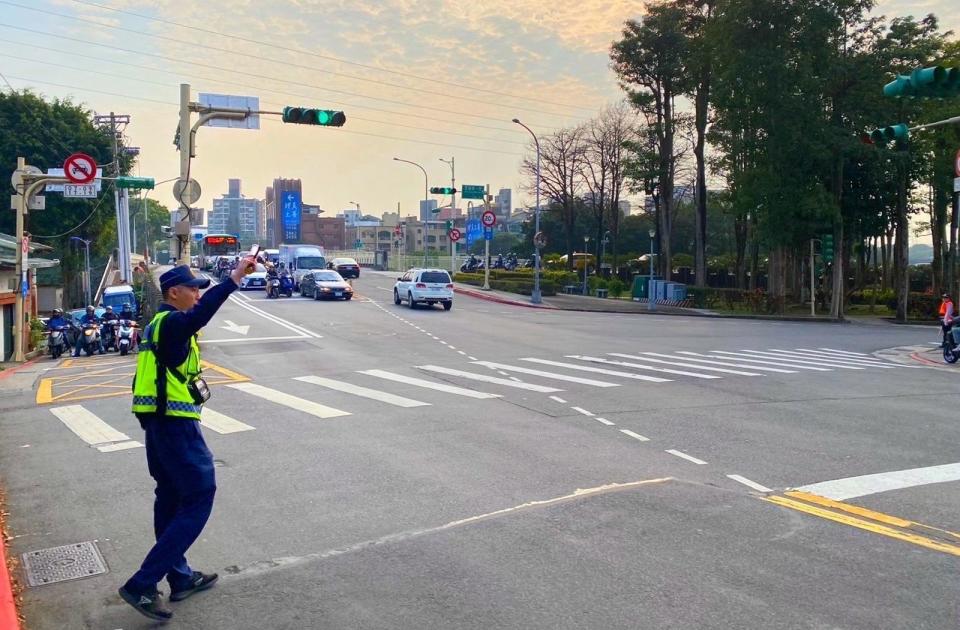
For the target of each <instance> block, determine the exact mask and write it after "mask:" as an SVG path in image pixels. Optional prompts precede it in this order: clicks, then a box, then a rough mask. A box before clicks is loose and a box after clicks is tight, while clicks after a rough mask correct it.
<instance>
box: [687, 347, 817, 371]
mask: <svg viewBox="0 0 960 630" xmlns="http://www.w3.org/2000/svg"><path fill="white" fill-rule="evenodd" d="M710 352H712V353H713V354H711V355H702V356H714V355H717V354H722V355H724V357H722V358H725V357H726V356H733V357H737V361H743V362H746V363H760V364H763V365H779V366H781V367H788V368H795V369H797V370H813V371H814V372H832V371H833V370H832V369H831V368H825V367H815V366H812V365H802V364H800V363H788V362H786V361H770V360H767V359H761V358H759V357H756V356H754V355H749V354H744V353H743V352H726V351H725V350H711V351H710Z"/></svg>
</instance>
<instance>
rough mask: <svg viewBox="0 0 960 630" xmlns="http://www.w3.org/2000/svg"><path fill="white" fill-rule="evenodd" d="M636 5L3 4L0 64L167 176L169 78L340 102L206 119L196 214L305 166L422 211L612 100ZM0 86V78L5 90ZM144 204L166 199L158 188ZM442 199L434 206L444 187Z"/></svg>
mask: <svg viewBox="0 0 960 630" xmlns="http://www.w3.org/2000/svg"><path fill="white" fill-rule="evenodd" d="M642 7H643V2H642V1H640V0H619V1H618V0H612V1H611V0H577V1H573V0H561V1H560V2H557V1H556V0H553V1H551V0H482V1H478V0H278V1H276V2H263V1H256V0H233V1H231V2H219V1H218V2H213V1H208V0H202V1H194V2H189V1H188V2H183V1H179V0H0V73H2V74H3V75H4V76H5V78H6V79H7V81H8V82H9V85H11V86H12V87H14V88H16V89H21V88H24V87H30V88H32V89H34V90H35V91H37V92H39V93H42V94H45V95H48V96H58V97H66V96H70V97H72V98H73V99H74V100H75V101H78V102H82V103H85V104H86V105H87V106H88V107H90V108H91V109H92V110H94V111H96V112H97V113H109V112H111V111H114V112H117V113H124V114H130V115H131V117H132V121H131V124H130V126H129V127H128V128H127V135H128V137H129V140H128V142H129V143H130V144H131V145H133V146H139V147H141V150H142V153H141V159H140V164H139V169H140V172H141V174H143V175H147V176H151V177H154V178H155V179H157V180H158V181H160V180H164V179H168V178H173V177H176V176H177V175H178V173H179V166H178V156H177V152H176V149H175V148H174V147H173V145H172V143H171V141H172V139H173V134H174V131H175V129H176V125H177V115H178V114H177V101H178V98H179V87H178V86H179V84H180V83H190V84H191V86H192V89H193V92H194V94H195V95H196V94H197V93H199V92H213V93H219V94H235V95H244V96H258V97H259V98H260V105H261V108H262V109H265V110H279V109H282V107H283V106H284V105H311V106H317V107H322V108H331V109H342V110H344V111H345V112H346V114H347V124H346V126H344V127H342V128H340V129H327V128H318V127H306V126H300V125H284V124H282V123H280V122H278V119H277V117H264V118H263V119H262V123H261V129H260V130H259V131H249V130H238V129H214V128H204V129H202V130H201V131H200V133H199V134H198V142H197V158H196V159H195V160H194V163H193V166H192V171H191V176H192V177H193V178H195V179H197V180H198V181H199V182H200V184H201V186H202V188H203V197H202V198H201V200H200V202H199V203H198V204H197V205H199V206H201V207H205V208H209V207H210V206H211V200H212V199H213V198H214V197H217V196H220V195H221V194H223V193H224V192H225V191H226V186H227V183H226V180H227V179H228V178H231V177H238V178H241V179H242V180H243V192H244V194H245V195H246V196H248V197H256V198H263V194H264V188H265V187H266V186H268V185H269V184H270V183H271V181H272V180H273V179H274V178H275V177H289V178H301V179H302V180H303V184H304V198H305V201H306V202H308V203H315V204H319V205H320V206H321V207H322V208H324V209H325V211H326V212H327V215H328V216H330V215H333V214H336V213H337V212H340V211H342V210H343V209H345V208H350V207H352V206H351V205H350V202H357V203H359V204H360V206H361V208H362V210H363V211H364V212H365V213H370V214H374V215H380V214H381V213H382V212H384V211H388V210H396V208H397V204H400V208H401V210H402V211H403V213H404V214H415V213H416V212H417V204H418V200H419V199H420V198H422V195H423V174H422V173H421V172H420V170H419V169H417V168H415V167H414V166H411V165H408V164H402V163H399V162H395V161H393V160H392V158H393V157H399V158H402V159H405V160H410V161H413V162H418V163H420V164H422V165H423V166H424V168H425V169H426V171H427V173H428V176H429V183H430V185H431V186H441V185H448V184H449V181H450V174H451V173H450V167H449V166H448V165H447V164H444V163H442V162H440V159H441V158H444V159H450V158H451V157H453V158H455V159H456V178H457V185H458V187H459V186H460V185H462V184H481V185H485V184H489V185H490V186H491V188H492V189H494V190H497V189H499V188H513V189H514V190H515V191H517V192H515V201H514V203H515V205H516V204H517V200H518V197H519V201H521V202H523V201H532V199H530V196H529V195H526V194H523V193H520V192H519V189H520V187H521V178H520V176H519V164H520V160H521V158H522V156H523V154H524V151H525V150H526V147H527V141H528V139H529V136H528V135H527V134H526V132H525V131H523V129H521V128H520V127H518V126H517V125H514V124H512V123H511V122H510V121H511V119H512V118H519V119H520V120H522V121H523V122H525V123H526V124H528V125H529V126H530V127H532V128H533V129H534V130H535V131H537V132H543V133H546V132H549V131H551V130H553V129H556V128H558V127H561V126H565V125H570V124H574V123H577V122H580V121H582V120H585V119H587V118H589V117H591V116H592V115H594V114H595V113H596V112H597V111H599V109H601V108H602V107H603V106H604V105H606V104H610V103H614V102H616V101H617V100H618V99H619V98H620V93H619V89H618V87H617V85H616V81H615V79H614V77H613V74H612V73H611V71H610V70H609V67H608V66H609V60H608V56H607V50H608V48H609V45H610V42H612V41H613V40H614V39H616V38H617V37H618V35H619V32H620V28H621V25H622V23H623V22H624V20H626V19H628V18H633V17H637V16H638V15H639V14H640V12H641V11H642ZM929 12H933V13H936V14H937V15H938V16H940V18H941V24H942V26H943V27H944V28H952V29H954V30H955V31H958V32H960V2H956V1H955V0H915V1H912V2H911V1H908V0H881V1H880V3H879V8H878V10H877V14H886V15H888V16H894V15H910V14H912V15H918V16H919V15H924V14H926V13H929ZM6 87H7V86H6V85H5V84H0V89H6ZM155 196H156V198H158V199H160V200H161V201H162V202H164V203H167V204H168V205H169V206H170V207H173V206H174V205H175V204H174V202H173V199H172V193H171V192H170V189H169V185H167V187H161V188H160V189H159V190H158V191H157V193H155ZM441 201H443V200H442V199H441Z"/></svg>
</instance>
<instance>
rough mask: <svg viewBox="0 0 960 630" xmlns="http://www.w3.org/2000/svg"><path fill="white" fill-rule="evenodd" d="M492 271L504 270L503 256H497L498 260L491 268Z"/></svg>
mask: <svg viewBox="0 0 960 630" xmlns="http://www.w3.org/2000/svg"><path fill="white" fill-rule="evenodd" d="M490 268H491V269H503V254H497V258H496V260H494V261H493V264H492V265H491V266H490Z"/></svg>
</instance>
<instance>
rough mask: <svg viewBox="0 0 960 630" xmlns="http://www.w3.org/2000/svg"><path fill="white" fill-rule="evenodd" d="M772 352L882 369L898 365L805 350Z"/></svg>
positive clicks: (893, 367) (773, 350)
mask: <svg viewBox="0 0 960 630" xmlns="http://www.w3.org/2000/svg"><path fill="white" fill-rule="evenodd" d="M770 352H776V353H777V354H782V355H784V356H788V357H797V358H798V359H813V360H814V361H827V362H829V363H836V364H838V365H854V366H857V367H875V368H882V369H886V370H889V369H896V368H897V367H899V366H897V365H890V364H884V363H879V362H876V361H864V360H863V359H853V358H846V357H842V358H837V357H821V356H817V355H811V354H806V353H803V352H793V351H791V350H781V349H779V348H771V349H770Z"/></svg>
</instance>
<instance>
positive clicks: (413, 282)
mask: <svg viewBox="0 0 960 630" xmlns="http://www.w3.org/2000/svg"><path fill="white" fill-rule="evenodd" d="M404 300H406V301H407V304H408V305H409V306H410V308H416V307H417V304H427V305H433V304H438V303H439V304H443V308H444V310H447V311H449V310H450V309H451V308H453V281H452V280H450V274H448V273H447V272H446V271H444V270H443V269H411V270H410V271H408V272H406V273H405V274H403V275H402V276H400V277H399V278H397V283H396V284H395V285H393V303H394V304H400V303H401V302H403V301H404Z"/></svg>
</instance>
